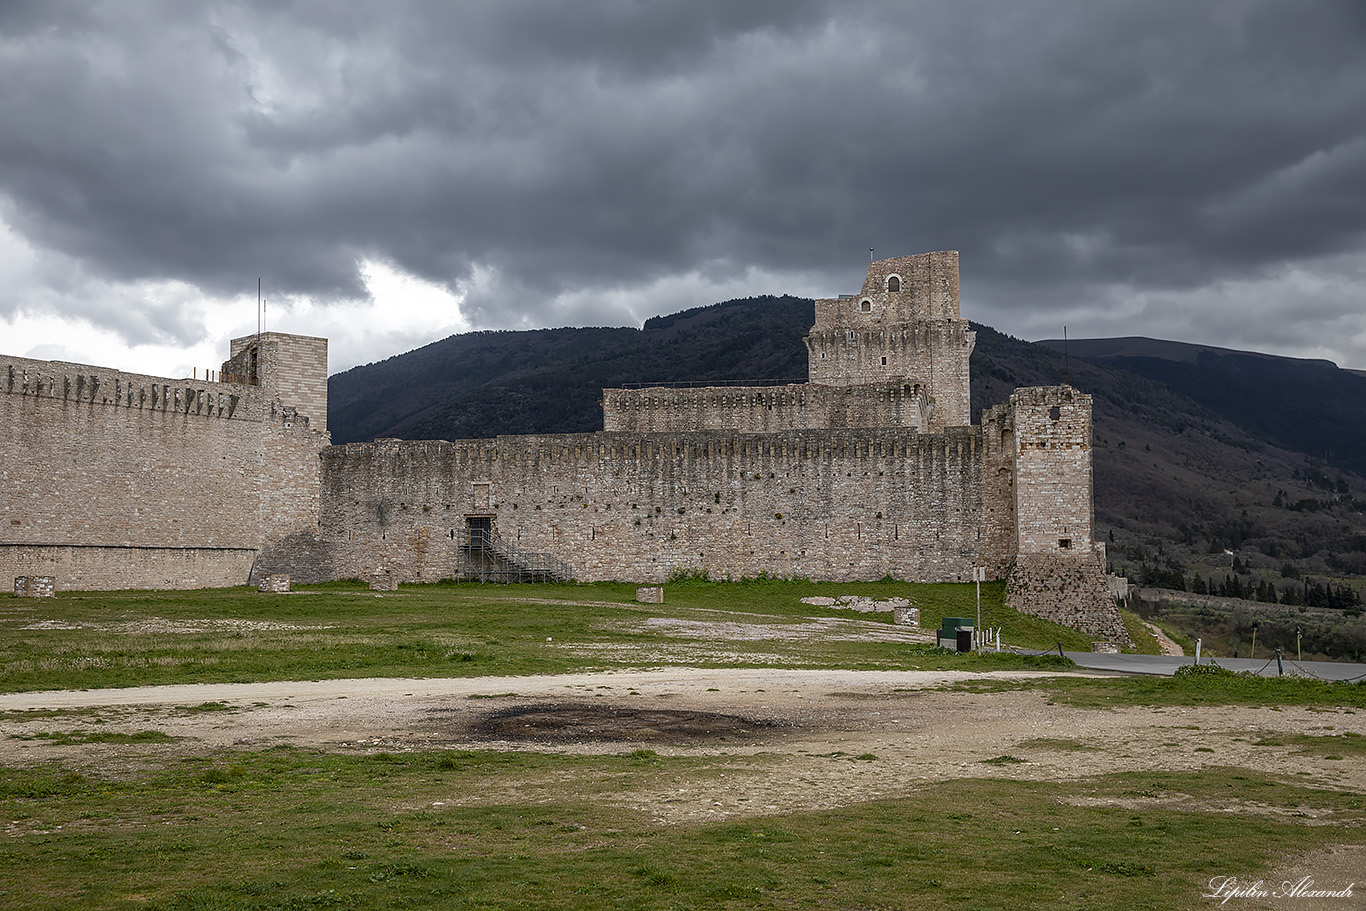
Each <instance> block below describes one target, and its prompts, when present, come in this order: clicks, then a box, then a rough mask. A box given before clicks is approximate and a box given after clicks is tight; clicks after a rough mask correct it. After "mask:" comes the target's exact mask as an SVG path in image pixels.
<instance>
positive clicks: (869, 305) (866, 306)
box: [859, 301, 873, 313]
mask: <svg viewBox="0 0 1366 911" xmlns="http://www.w3.org/2000/svg"><path fill="white" fill-rule="evenodd" d="M859 307H860V309H862V310H863V312H864V313H871V312H872V310H873V302H872V301H864V302H863V303H862V304H859Z"/></svg>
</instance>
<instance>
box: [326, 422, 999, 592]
mask: <svg viewBox="0 0 1366 911" xmlns="http://www.w3.org/2000/svg"><path fill="white" fill-rule="evenodd" d="M981 461H982V446H981V439H980V434H979V433H978V432H977V431H976V430H974V429H970V428H963V429H960V430H955V431H951V432H948V433H944V434H936V435H932V436H922V435H920V434H917V433H915V432H914V431H901V430H886V431H876V432H859V431H848V432H831V431H824V432H822V431H804V432H791V433H783V434H774V435H747V434H733V433H699V434H686V435H685V434H661V435H648V436H647V435H642V434H627V433H596V434H566V435H546V436H515V437H514V436H509V437H498V438H497V439H494V440H471V441H461V442H457V443H446V442H400V441H382V442H377V443H363V444H348V445H346V446H334V447H331V448H329V449H327V450H325V451H324V453H323V504H322V513H323V520H322V521H323V528H322V531H323V538H324V540H325V542H326V544H327V548H328V552H329V554H330V556H331V558H332V561H333V562H332V572H333V574H334V575H335V576H338V577H345V576H360V575H364V574H365V573H367V572H372V571H373V570H374V568H375V567H378V566H383V567H385V568H388V569H392V570H393V571H394V572H397V573H398V574H399V575H400V576H401V577H402V578H403V579H404V580H435V579H439V578H443V577H447V576H449V575H450V574H451V573H452V571H453V568H454V566H455V562H456V552H457V547H458V545H459V540H460V532H461V529H462V528H463V527H464V525H465V522H466V521H467V518H468V517H471V516H489V517H492V518H493V522H494V529H495V531H497V533H498V534H500V535H501V536H503V537H504V538H505V539H508V540H509V541H512V542H515V543H516V545H517V546H519V547H521V548H523V549H526V550H531V551H541V552H547V553H551V554H553V555H554V556H556V557H559V558H560V559H563V560H566V561H568V562H569V563H570V564H571V565H572V566H573V567H574V570H575V575H576V577H577V578H579V579H582V580H596V579H623V580H631V581H636V582H641V583H649V582H655V583H657V582H661V581H664V580H665V579H667V578H668V576H669V575H670V574H671V573H672V572H674V571H675V570H678V569H684V570H706V571H707V572H708V573H710V574H711V575H712V576H713V577H725V576H730V577H733V578H740V577H746V576H749V577H752V576H757V575H759V574H760V573H768V574H771V575H777V576H807V577H810V578H817V579H831V580H859V579H878V578H881V577H883V576H886V575H890V576H892V577H893V578H897V579H906V580H912V581H949V580H967V579H968V578H969V576H970V570H971V567H972V566H973V565H974V564H975V563H977V562H978V561H982V562H985V563H987V564H988V565H989V566H990V567H991V568H992V569H991V572H992V574H993V575H994V576H995V577H998V578H999V577H1000V576H1002V575H1003V574H1004V572H1005V569H1006V566H1007V564H1008V561H1009V554H1006V553H994V554H986V553H984V552H982V550H981V547H982V542H981V540H980V528H981V523H980V514H981V493H980V489H979V483H978V479H979V478H980V474H981V472H980V466H981Z"/></svg>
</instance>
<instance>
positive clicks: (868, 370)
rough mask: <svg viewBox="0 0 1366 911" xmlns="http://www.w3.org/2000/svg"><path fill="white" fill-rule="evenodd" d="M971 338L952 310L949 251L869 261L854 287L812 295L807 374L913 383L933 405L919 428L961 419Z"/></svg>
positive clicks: (957, 423)
mask: <svg viewBox="0 0 1366 911" xmlns="http://www.w3.org/2000/svg"><path fill="white" fill-rule="evenodd" d="M975 340H976V334H975V333H974V332H973V331H972V330H971V329H970V328H969V326H968V322H967V320H964V319H962V318H961V316H960V315H959V302H958V254H957V252H955V251H944V252H939V253H923V254H919V255H917V256H901V257H896V258H894V259H885V260H880V261H878V262H875V263H872V264H870V265H869V267H868V275H867V278H866V279H865V281H864V284H863V289H862V291H861V292H860V293H859V294H846V295H840V296H839V297H837V298H829V299H824V300H818V301H816V323H815V325H814V326H813V327H812V329H811V332H810V334H809V335H808V336H807V339H806V345H807V357H808V377H809V379H810V381H811V382H812V383H821V384H825V385H832V386H834V385H850V384H863V383H885V382H910V383H914V384H919V385H922V386H924V387H925V388H926V389H927V390H929V393H930V395H931V396H932V397H933V401H934V405H935V407H934V410H933V411H932V413H931V417H930V422H929V424H928V425H927V426H926V428H925V429H927V430H928V431H930V432H937V431H939V430H941V429H943V428H945V427H961V426H966V425H967V424H968V423H970V420H971V413H972V412H971V401H970V396H969V383H968V369H969V365H968V359H969V357H970V356H971V354H972V349H973V345H974V343H975Z"/></svg>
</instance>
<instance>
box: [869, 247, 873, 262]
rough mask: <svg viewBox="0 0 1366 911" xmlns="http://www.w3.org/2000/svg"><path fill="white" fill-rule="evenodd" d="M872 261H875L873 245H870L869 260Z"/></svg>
mask: <svg viewBox="0 0 1366 911" xmlns="http://www.w3.org/2000/svg"><path fill="white" fill-rule="evenodd" d="M872 261H873V248H872V247H869V248H868V262H872Z"/></svg>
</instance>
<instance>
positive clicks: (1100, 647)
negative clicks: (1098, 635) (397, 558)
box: [1091, 642, 1119, 655]
mask: <svg viewBox="0 0 1366 911" xmlns="http://www.w3.org/2000/svg"><path fill="white" fill-rule="evenodd" d="M1091 651H1092V652H1093V653H1094V652H1099V653H1101V654H1104V655H1118V654H1119V646H1118V645H1115V644H1114V643H1113V642H1092V643H1091Z"/></svg>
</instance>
